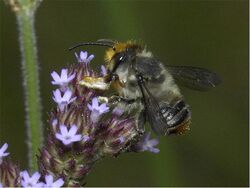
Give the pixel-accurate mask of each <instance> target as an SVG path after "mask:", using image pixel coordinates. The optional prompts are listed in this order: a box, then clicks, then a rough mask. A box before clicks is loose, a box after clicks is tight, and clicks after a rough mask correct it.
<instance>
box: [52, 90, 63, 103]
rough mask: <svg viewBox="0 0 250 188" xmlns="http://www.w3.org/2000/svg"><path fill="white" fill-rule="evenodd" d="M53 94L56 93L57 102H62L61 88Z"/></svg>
mask: <svg viewBox="0 0 250 188" xmlns="http://www.w3.org/2000/svg"><path fill="white" fill-rule="evenodd" d="M53 94H54V98H53V99H54V101H55V102H57V103H60V102H61V97H62V96H61V92H60V90H59V89H57V90H55V91H53Z"/></svg>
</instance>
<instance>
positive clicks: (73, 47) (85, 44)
mask: <svg viewBox="0 0 250 188" xmlns="http://www.w3.org/2000/svg"><path fill="white" fill-rule="evenodd" d="M87 45H91V46H107V47H110V48H112V49H113V50H114V51H115V47H114V46H113V45H111V44H107V43H101V42H84V43H80V44H77V45H75V46H72V47H70V48H69V51H71V50H73V49H75V48H78V47H80V46H87Z"/></svg>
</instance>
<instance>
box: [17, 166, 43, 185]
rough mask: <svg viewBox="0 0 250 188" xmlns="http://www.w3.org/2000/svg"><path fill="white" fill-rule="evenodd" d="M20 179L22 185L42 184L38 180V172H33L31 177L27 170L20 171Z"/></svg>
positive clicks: (39, 175)
mask: <svg viewBox="0 0 250 188" xmlns="http://www.w3.org/2000/svg"><path fill="white" fill-rule="evenodd" d="M20 175H21V177H22V180H21V185H22V187H42V186H43V185H44V184H43V183H42V182H38V180H39V179H40V177H41V174H40V173H39V172H35V173H34V174H33V175H32V176H31V177H30V176H29V173H28V171H27V170H25V171H23V172H21V173H20Z"/></svg>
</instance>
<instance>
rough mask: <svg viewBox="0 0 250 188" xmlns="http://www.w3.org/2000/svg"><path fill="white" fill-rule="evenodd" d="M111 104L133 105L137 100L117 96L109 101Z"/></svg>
mask: <svg viewBox="0 0 250 188" xmlns="http://www.w3.org/2000/svg"><path fill="white" fill-rule="evenodd" d="M108 101H109V103H111V104H117V103H120V102H122V103H125V104H133V103H135V102H136V101H137V99H128V98H124V97H121V96H117V95H113V96H111V97H110V98H109V99H108Z"/></svg>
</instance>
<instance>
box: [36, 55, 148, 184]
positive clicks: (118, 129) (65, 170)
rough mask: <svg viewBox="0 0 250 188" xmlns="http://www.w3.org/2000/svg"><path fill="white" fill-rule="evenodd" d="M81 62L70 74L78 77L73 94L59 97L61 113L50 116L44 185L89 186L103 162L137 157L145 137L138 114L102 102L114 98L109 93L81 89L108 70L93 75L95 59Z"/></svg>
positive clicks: (56, 95) (42, 153)
mask: <svg viewBox="0 0 250 188" xmlns="http://www.w3.org/2000/svg"><path fill="white" fill-rule="evenodd" d="M76 57H77V60H78V62H80V63H77V64H72V66H71V67H70V68H69V69H68V72H69V73H75V78H74V79H73V81H72V82H69V83H68V85H67V88H68V90H66V91H65V92H62V91H60V90H59V89H58V90H56V91H54V97H53V99H54V101H56V102H57V103H58V106H59V108H58V107H57V108H54V109H53V110H52V112H51V114H50V120H49V123H50V124H51V125H52V126H50V133H49V135H48V140H47V143H46V145H45V146H44V148H43V149H42V150H41V151H40V155H39V157H38V160H39V161H38V162H39V170H40V172H41V174H42V179H46V178H45V176H46V175H48V174H50V175H51V176H53V177H54V178H55V179H60V178H62V180H63V181H64V186H68V187H74V186H76V187H79V186H82V185H84V183H85V180H84V178H85V177H86V175H87V174H88V173H89V172H90V170H91V169H92V167H93V165H94V164H95V163H96V162H97V161H98V160H100V159H102V158H103V157H107V156H113V157H114V156H118V155H119V154H121V153H125V152H131V151H132V149H133V146H134V145H136V144H137V143H138V141H139V139H140V138H141V136H142V135H143V133H144V132H143V131H141V130H138V118H139V114H138V113H133V114H130V113H129V112H127V111H125V109H123V107H122V106H116V105H112V104H106V103H103V102H99V100H98V99H100V97H104V98H105V97H110V96H108V95H106V93H107V92H105V91H103V90H102V89H99V90H95V89H91V88H88V87H84V86H82V85H81V84H80V83H81V81H82V80H83V78H84V77H86V76H87V77H94V78H100V77H101V78H102V77H103V76H104V75H105V74H106V72H105V71H106V70H104V68H102V69H103V70H102V72H101V73H100V74H98V73H96V72H95V71H93V70H92V69H91V68H90V66H89V64H88V63H89V61H91V59H93V56H89V57H88V55H87V53H86V52H81V53H80V55H79V56H78V55H77V54H76ZM82 62H84V63H82ZM59 86H60V85H59ZM69 88H70V90H69ZM67 92H68V93H67ZM100 101H105V100H100ZM51 181H52V180H51V179H50V182H51Z"/></svg>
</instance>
